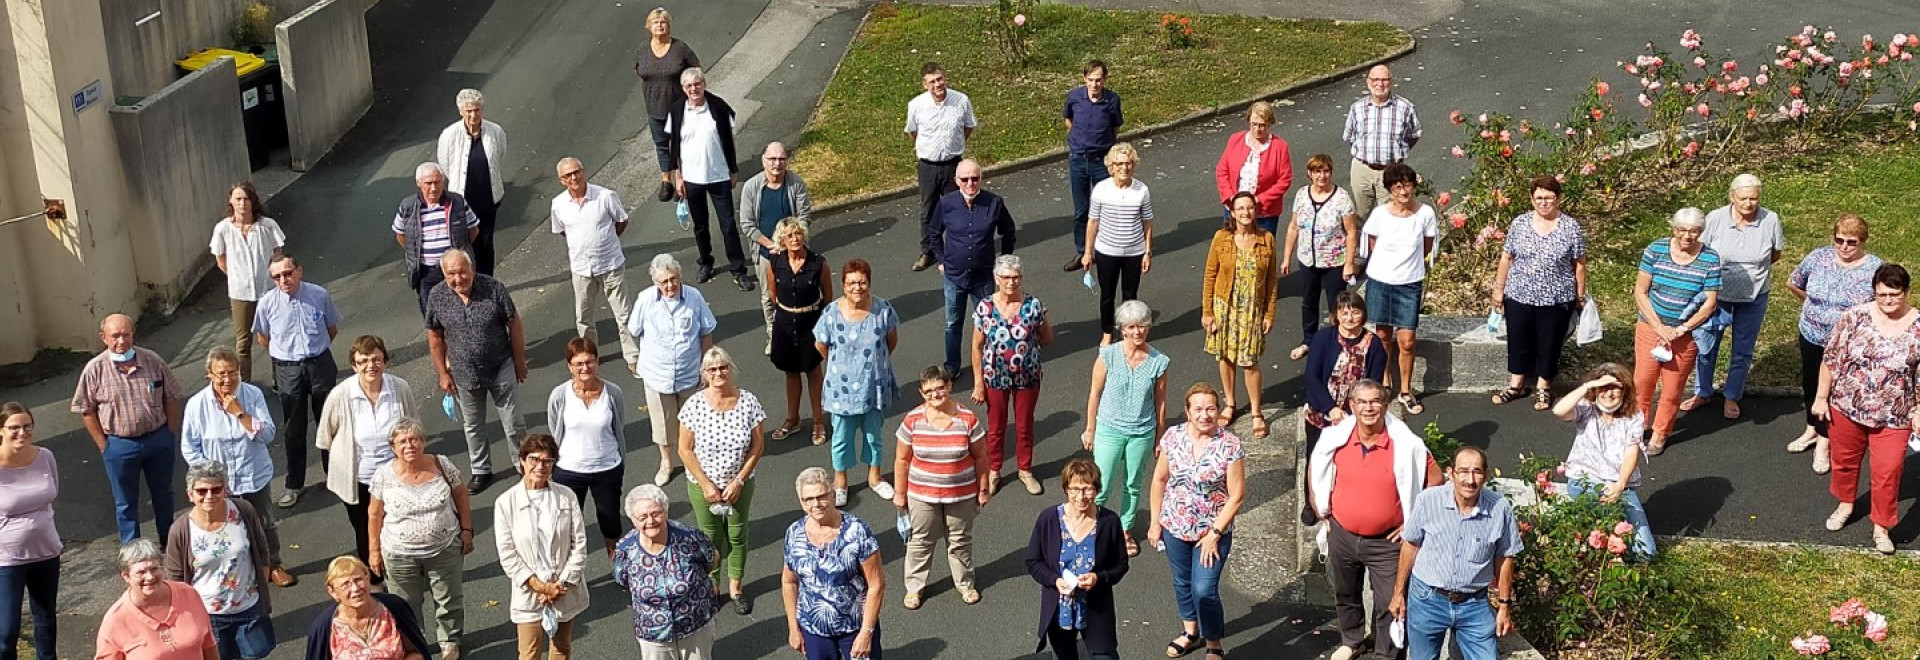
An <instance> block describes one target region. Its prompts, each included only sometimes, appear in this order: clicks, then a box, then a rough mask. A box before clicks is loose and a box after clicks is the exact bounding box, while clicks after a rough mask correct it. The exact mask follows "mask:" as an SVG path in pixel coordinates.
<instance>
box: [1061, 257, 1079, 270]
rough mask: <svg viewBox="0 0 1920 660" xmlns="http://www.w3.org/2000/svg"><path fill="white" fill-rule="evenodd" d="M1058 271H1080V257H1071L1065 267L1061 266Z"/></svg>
mask: <svg viewBox="0 0 1920 660" xmlns="http://www.w3.org/2000/svg"><path fill="white" fill-rule="evenodd" d="M1060 270H1064V271H1067V272H1069V273H1071V272H1073V271H1076V270H1080V255H1077V254H1076V255H1073V258H1071V259H1068V260H1067V265H1065V266H1061V267H1060Z"/></svg>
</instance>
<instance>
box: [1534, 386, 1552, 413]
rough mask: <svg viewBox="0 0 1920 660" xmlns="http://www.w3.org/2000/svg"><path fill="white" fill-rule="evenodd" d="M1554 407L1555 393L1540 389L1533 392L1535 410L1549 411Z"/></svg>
mask: <svg viewBox="0 0 1920 660" xmlns="http://www.w3.org/2000/svg"><path fill="white" fill-rule="evenodd" d="M1552 407H1553V391H1552V390H1549V389H1547V388H1544V387H1542V388H1540V389H1537V390H1534V391H1533V409H1534V410H1547V409H1550V408H1552Z"/></svg>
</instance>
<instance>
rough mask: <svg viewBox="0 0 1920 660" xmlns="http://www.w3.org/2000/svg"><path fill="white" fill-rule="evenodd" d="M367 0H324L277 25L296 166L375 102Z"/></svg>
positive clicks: (315, 157) (311, 159) (312, 158)
mask: <svg viewBox="0 0 1920 660" xmlns="http://www.w3.org/2000/svg"><path fill="white" fill-rule="evenodd" d="M362 2H363V0H320V2H316V3H314V4H313V6H311V7H308V8H307V9H306V10H305V11H302V12H300V13H299V14H296V15H294V16H293V17H291V18H288V19H287V20H285V21H282V22H281V23H280V25H278V26H276V27H275V28H274V32H275V37H276V41H277V42H278V43H279V44H280V76H281V79H282V80H284V81H285V83H286V84H285V85H284V87H283V89H284V90H285V92H286V104H287V142H288V147H289V149H290V151H291V153H292V160H293V163H292V165H293V169H294V170H295V171H306V170H307V169H309V168H311V167H313V165H314V163H316V162H319V160H320V157H321V156H324V155H326V153H327V150H328V149H331V148H333V144H334V142H336V141H338V140H339V139H340V136H342V135H345V134H346V132H347V129H349V128H352V127H353V124H354V122H356V121H359V120H360V116H361V115H364V114H366V112H367V108H369V107H371V106H372V105H373V65H372V61H371V58H370V57H369V55H368V51H367V21H366V11H365V9H364V7H363V6H362V4H361V3H362Z"/></svg>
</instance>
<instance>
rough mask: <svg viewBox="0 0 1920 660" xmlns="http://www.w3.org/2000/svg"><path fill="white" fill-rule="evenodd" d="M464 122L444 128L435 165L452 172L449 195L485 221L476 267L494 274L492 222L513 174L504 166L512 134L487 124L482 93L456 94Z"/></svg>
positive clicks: (476, 251) (475, 242) (478, 238)
mask: <svg viewBox="0 0 1920 660" xmlns="http://www.w3.org/2000/svg"><path fill="white" fill-rule="evenodd" d="M453 105H454V108H455V109H457V110H459V111H460V119H459V120H458V121H455V122H453V123H452V124H450V125H448V126H447V127H446V128H443V129H440V139H439V140H438V141H436V143H435V145H434V150H433V154H434V161H435V162H437V163H440V169H441V170H443V171H445V172H446V173H447V192H450V193H454V194H457V195H460V196H461V197H465V198H466V199H467V208H470V209H473V214H474V215H475V216H476V217H478V218H479V220H480V235H478V236H475V237H474V239H473V269H474V270H477V271H479V272H481V273H485V274H487V275H492V274H493V261H494V259H493V218H494V215H495V212H496V211H499V210H500V201H501V199H502V198H504V197H505V196H506V194H507V178H506V177H505V176H502V175H501V172H506V171H511V170H508V169H507V168H506V167H505V166H503V165H502V164H501V163H502V162H503V161H504V160H505V158H506V155H507V132H506V130H505V129H502V128H500V125H499V124H496V123H493V122H491V121H488V120H487V119H486V118H485V117H483V116H482V115H483V114H484V113H485V112H486V106H487V98H486V96H484V95H482V94H481V93H480V90H477V89H472V88H468V89H463V90H460V92H459V93H458V94H455V95H454V96H453Z"/></svg>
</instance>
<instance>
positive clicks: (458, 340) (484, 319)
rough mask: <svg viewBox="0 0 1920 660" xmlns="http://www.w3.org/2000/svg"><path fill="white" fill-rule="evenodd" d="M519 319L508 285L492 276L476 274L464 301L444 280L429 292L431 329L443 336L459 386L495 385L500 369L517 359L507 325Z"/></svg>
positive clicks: (451, 369)
mask: <svg viewBox="0 0 1920 660" xmlns="http://www.w3.org/2000/svg"><path fill="white" fill-rule="evenodd" d="M519 315H520V312H519V310H518V309H517V308H515V307H514V306H513V297H512V296H509V295H507V286H506V285H505V284H501V283H500V280H496V279H494V278H493V276H491V275H485V274H480V273H475V274H474V275H473V289H472V293H471V294H469V295H468V297H467V300H466V301H465V302H462V301H461V300H460V295H459V294H456V293H454V292H453V287H451V286H450V285H448V284H447V283H446V282H441V283H439V284H435V285H433V292H432V293H429V294H427V329H428V330H437V331H440V332H441V333H443V335H444V338H445V341H446V346H447V365H448V369H449V370H450V371H452V372H453V382H454V385H455V386H457V387H459V388H461V389H466V390H476V389H480V388H483V387H486V386H488V385H491V384H493V378H494V377H495V376H497V375H498V374H499V373H500V367H501V365H504V364H506V363H507V361H508V360H511V359H513V337H512V336H511V334H510V333H509V332H508V328H507V324H508V323H509V322H511V321H513V319H514V318H516V317H518V316H519Z"/></svg>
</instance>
